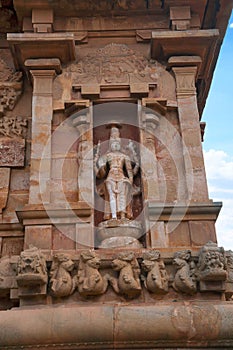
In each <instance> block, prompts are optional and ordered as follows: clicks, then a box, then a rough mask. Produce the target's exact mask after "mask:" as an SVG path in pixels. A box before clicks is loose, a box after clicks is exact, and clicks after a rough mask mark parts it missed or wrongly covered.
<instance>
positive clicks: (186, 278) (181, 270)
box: [172, 250, 197, 294]
mask: <svg viewBox="0 0 233 350" xmlns="http://www.w3.org/2000/svg"><path fill="white" fill-rule="evenodd" d="M190 258H191V251H190V250H183V251H180V252H176V253H175V256H174V260H173V264H174V265H175V266H176V269H177V271H176V274H175V278H174V282H173V284H172V286H173V288H174V289H175V290H176V291H177V292H183V293H187V294H193V293H195V292H196V290H197V285H196V276H195V263H194V262H192V261H190Z"/></svg>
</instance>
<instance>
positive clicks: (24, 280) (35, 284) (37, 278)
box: [16, 246, 48, 296]
mask: <svg viewBox="0 0 233 350" xmlns="http://www.w3.org/2000/svg"><path fill="white" fill-rule="evenodd" d="M17 272H18V275H17V277H16V281H17V284H18V287H19V296H28V295H42V294H46V289H47V288H46V286H47V282H48V275H47V267H46V260H45V257H44V255H43V254H42V253H41V251H40V250H39V249H38V248H36V247H33V246H31V247H30V248H29V249H27V250H24V251H23V252H22V253H21V254H20V257H19V262H18V269H17Z"/></svg>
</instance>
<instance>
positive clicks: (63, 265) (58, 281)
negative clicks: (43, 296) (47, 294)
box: [50, 254, 76, 297]
mask: <svg viewBox="0 0 233 350" xmlns="http://www.w3.org/2000/svg"><path fill="white" fill-rule="evenodd" d="M73 269H74V262H73V261H72V260H71V259H70V257H69V256H68V255H66V254H56V255H55V256H54V257H53V263H52V266H51V270H50V277H51V280H50V282H51V293H52V295H53V296H55V297H66V296H69V295H71V294H72V293H73V292H74V290H75V287H76V282H75V278H73V277H72V276H71V271H73Z"/></svg>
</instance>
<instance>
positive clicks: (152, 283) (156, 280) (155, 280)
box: [142, 250, 168, 293]
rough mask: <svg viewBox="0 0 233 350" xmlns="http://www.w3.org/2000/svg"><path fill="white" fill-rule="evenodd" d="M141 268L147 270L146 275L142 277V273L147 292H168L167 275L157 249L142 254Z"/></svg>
mask: <svg viewBox="0 0 233 350" xmlns="http://www.w3.org/2000/svg"><path fill="white" fill-rule="evenodd" d="M142 269H143V270H144V271H146V272H147V276H146V277H144V276H143V275H142V276H143V278H142V279H143V281H144V285H145V287H146V289H148V291H149V292H151V293H167V292H168V275H167V272H166V268H165V265H164V262H163V261H162V260H161V257H160V252H159V251H158V250H153V251H148V252H146V253H144V254H143V261H142Z"/></svg>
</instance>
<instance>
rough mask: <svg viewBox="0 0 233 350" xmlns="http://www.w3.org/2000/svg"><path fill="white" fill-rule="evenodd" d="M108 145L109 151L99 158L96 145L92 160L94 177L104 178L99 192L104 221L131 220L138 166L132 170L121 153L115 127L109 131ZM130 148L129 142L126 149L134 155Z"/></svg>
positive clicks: (98, 150)
mask: <svg viewBox="0 0 233 350" xmlns="http://www.w3.org/2000/svg"><path fill="white" fill-rule="evenodd" d="M109 145H110V151H109V152H108V153H107V154H106V155H104V156H102V157H100V143H98V146H97V152H96V155H95V158H94V169H95V172H96V176H97V177H98V178H105V181H104V188H103V191H102V192H100V195H103V196H104V199H105V215H104V219H105V220H108V219H118V218H119V219H125V218H127V219H132V216H133V215H132V205H131V203H132V196H133V176H134V175H135V174H136V171H137V170H138V167H139V166H138V164H137V165H135V166H134V168H132V163H131V160H130V157H129V156H128V155H127V154H125V153H123V152H122V151H121V139H120V133H119V129H118V128H116V127H112V129H111V135H110V141H109ZM132 147H133V146H132V141H131V140H130V144H129V146H128V149H129V150H131V151H132V152H134V153H135V150H134V149H133V148H132ZM134 157H136V155H135V154H134ZM137 163H138V162H137ZM135 164H136V163H135ZM108 169H109V170H108Z"/></svg>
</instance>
